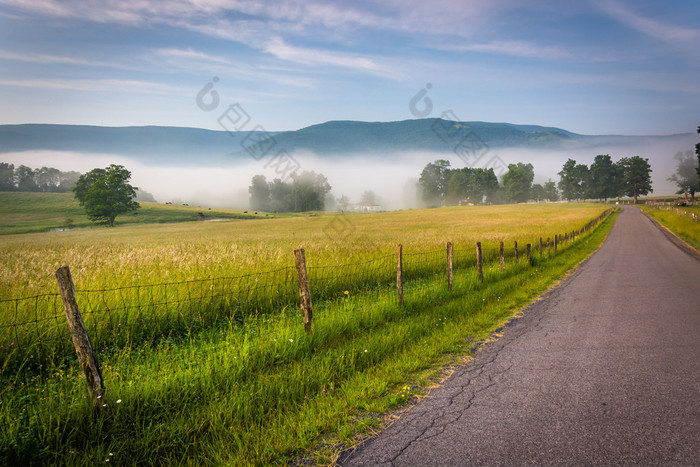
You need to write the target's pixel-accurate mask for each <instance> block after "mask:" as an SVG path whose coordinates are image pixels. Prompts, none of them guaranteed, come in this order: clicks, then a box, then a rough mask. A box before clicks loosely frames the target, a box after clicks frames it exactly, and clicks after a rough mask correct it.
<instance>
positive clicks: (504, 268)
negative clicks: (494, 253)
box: [500, 242, 506, 271]
mask: <svg viewBox="0 0 700 467" xmlns="http://www.w3.org/2000/svg"><path fill="white" fill-rule="evenodd" d="M500 258H501V271H505V270H506V258H505V253H504V251H503V242H501V248H500Z"/></svg>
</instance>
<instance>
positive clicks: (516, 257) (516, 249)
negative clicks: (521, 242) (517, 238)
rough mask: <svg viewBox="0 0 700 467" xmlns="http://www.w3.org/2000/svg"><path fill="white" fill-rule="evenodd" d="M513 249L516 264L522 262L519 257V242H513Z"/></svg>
mask: <svg viewBox="0 0 700 467" xmlns="http://www.w3.org/2000/svg"><path fill="white" fill-rule="evenodd" d="M513 251H514V252H515V265H516V266H517V265H518V264H520V259H519V258H518V242H513Z"/></svg>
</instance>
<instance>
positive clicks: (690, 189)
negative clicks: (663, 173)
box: [668, 151, 698, 199]
mask: <svg viewBox="0 0 700 467" xmlns="http://www.w3.org/2000/svg"><path fill="white" fill-rule="evenodd" d="M673 158H674V159H676V160H677V161H678V167H677V168H676V173H675V174H673V175H671V176H670V177H669V178H668V180H669V181H671V182H674V183H675V184H676V186H677V187H678V191H677V192H676V193H677V194H679V195H686V196H687V195H690V196H691V197H692V198H693V199H695V192H697V191H698V172H697V170H698V161H697V159H696V158H695V156H694V155H693V153H692V152H691V151H686V153H685V154H683V153H682V152H678V153H676V155H675V156H673Z"/></svg>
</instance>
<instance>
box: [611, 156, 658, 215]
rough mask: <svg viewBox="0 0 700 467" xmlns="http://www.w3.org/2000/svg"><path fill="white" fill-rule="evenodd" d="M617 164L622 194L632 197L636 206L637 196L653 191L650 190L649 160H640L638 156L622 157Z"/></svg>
mask: <svg viewBox="0 0 700 467" xmlns="http://www.w3.org/2000/svg"><path fill="white" fill-rule="evenodd" d="M617 164H618V166H619V167H620V171H621V174H622V177H621V180H622V193H623V194H624V195H627V196H632V197H634V204H637V197H638V196H642V195H647V194H649V193H650V192H652V191H654V190H653V189H652V188H651V166H650V165H649V159H642V158H641V157H639V156H634V157H623V158H622V159H620V160H619V161H618V163H617Z"/></svg>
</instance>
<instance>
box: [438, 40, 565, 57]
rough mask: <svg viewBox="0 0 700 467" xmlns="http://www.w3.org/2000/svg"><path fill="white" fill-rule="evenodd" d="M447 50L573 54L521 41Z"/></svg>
mask: <svg viewBox="0 0 700 467" xmlns="http://www.w3.org/2000/svg"><path fill="white" fill-rule="evenodd" d="M445 49H447V50H453V51H459V52H488V53H496V54H501V55H510V56H514V57H525V58H542V59H566V58H571V57H573V55H572V54H571V53H570V52H569V51H567V50H565V49H563V48H561V47H557V46H539V45H536V44H532V43H529V42H523V41H494V42H488V43H481V44H464V45H455V46H448V47H445Z"/></svg>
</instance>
